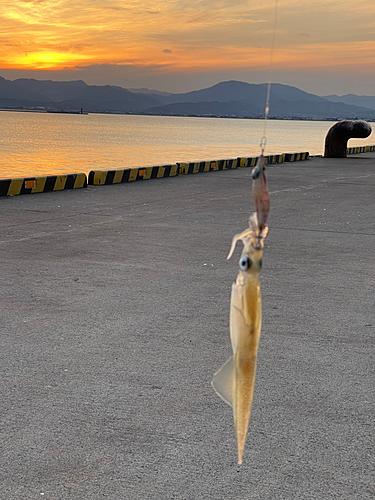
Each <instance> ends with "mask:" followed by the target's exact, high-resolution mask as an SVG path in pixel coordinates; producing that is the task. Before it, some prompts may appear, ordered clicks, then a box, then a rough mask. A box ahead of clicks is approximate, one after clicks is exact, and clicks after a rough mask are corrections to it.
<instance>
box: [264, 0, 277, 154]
mask: <svg viewBox="0 0 375 500" xmlns="http://www.w3.org/2000/svg"><path fill="white" fill-rule="evenodd" d="M278 3H279V0H275V10H274V19H273V30H272V42H271V50H270V62H269V65H268V83H267V97H266V105H265V108H264V128H263V136H262V138H261V140H260V149H261V154H262V155H263V153H264V150H265V148H266V144H267V136H266V131H267V119H268V115H269V112H270V95H271V81H272V72H273V53H274V51H275V41H276V28H277V14H278Z"/></svg>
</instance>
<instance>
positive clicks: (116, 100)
mask: <svg viewBox="0 0 375 500" xmlns="http://www.w3.org/2000/svg"><path fill="white" fill-rule="evenodd" d="M9 99H11V100H12V101H11V102H12V107H19V108H31V107H35V108H43V107H44V108H46V109H48V110H51V109H53V110H58V109H64V110H73V109H75V110H79V109H80V108H84V109H85V111H99V112H104V111H112V112H115V111H122V112H139V111H143V110H145V109H147V108H149V107H150V106H157V105H159V104H161V103H162V101H160V100H159V99H158V98H157V96H154V95H138V94H133V93H132V92H129V90H126V89H123V88H122V87H116V86H113V85H105V86H97V85H87V84H86V83H85V82H83V81H81V80H78V81H72V82H54V81H51V80H42V81H41V80H34V79H27V78H21V79H18V80H14V81H13V82H12V81H10V80H5V79H4V78H2V77H0V106H1V107H4V106H5V107H8V106H9Z"/></svg>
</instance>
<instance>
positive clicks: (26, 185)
mask: <svg viewBox="0 0 375 500" xmlns="http://www.w3.org/2000/svg"><path fill="white" fill-rule="evenodd" d="M86 186H87V177H86V174H85V173H79V174H66V175H47V176H40V177H26V178H24V177H22V178H17V179H3V180H0V196H15V195H19V194H35V193H47V192H50V191H62V190H66V189H79V188H84V187H86Z"/></svg>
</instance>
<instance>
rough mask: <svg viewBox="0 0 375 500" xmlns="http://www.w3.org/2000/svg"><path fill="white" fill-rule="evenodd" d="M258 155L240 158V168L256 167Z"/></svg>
mask: <svg viewBox="0 0 375 500" xmlns="http://www.w3.org/2000/svg"><path fill="white" fill-rule="evenodd" d="M257 159H258V156H251V157H250V158H246V157H241V158H238V166H239V168H246V167H255V165H256V163H257Z"/></svg>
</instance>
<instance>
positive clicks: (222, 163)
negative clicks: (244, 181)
mask: <svg viewBox="0 0 375 500" xmlns="http://www.w3.org/2000/svg"><path fill="white" fill-rule="evenodd" d="M177 165H178V174H179V175H187V174H198V173H201V172H211V171H217V170H233V169H235V168H237V166H238V158H234V159H230V160H209V161H197V162H178V163H177Z"/></svg>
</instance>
